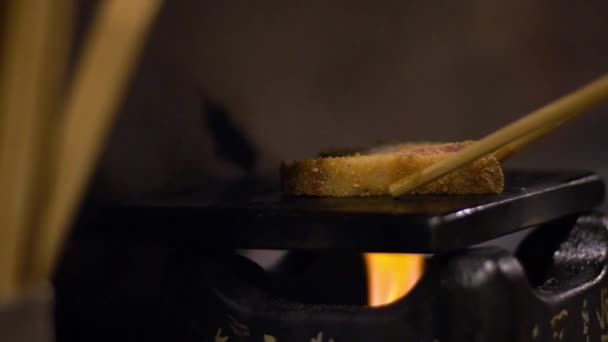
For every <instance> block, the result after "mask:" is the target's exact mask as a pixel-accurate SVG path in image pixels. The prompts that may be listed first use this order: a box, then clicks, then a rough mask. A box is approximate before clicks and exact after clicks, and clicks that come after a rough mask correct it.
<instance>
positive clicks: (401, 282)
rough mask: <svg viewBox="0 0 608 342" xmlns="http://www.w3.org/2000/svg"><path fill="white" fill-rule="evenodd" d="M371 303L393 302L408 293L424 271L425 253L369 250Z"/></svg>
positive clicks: (367, 269)
mask: <svg viewBox="0 0 608 342" xmlns="http://www.w3.org/2000/svg"><path fill="white" fill-rule="evenodd" d="M364 259H365V266H366V271H367V284H368V285H367V289H368V305H369V306H372V307H377V306H383V305H387V304H390V303H393V302H395V301H397V300H399V299H401V298H403V297H404V296H405V295H407V294H408V293H409V292H410V290H411V289H412V288H414V285H416V283H418V281H419V280H420V278H421V277H422V274H423V273H424V260H425V259H424V255H422V254H402V253H365V254H364Z"/></svg>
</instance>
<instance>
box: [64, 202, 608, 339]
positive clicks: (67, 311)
mask: <svg viewBox="0 0 608 342" xmlns="http://www.w3.org/2000/svg"><path fill="white" fill-rule="evenodd" d="M96 243H99V241H97V242H96ZM87 244H89V245H87ZM93 245H94V243H93V242H86V241H77V242H74V243H72V246H71V248H70V249H68V252H67V254H66V255H65V258H64V262H63V264H62V267H61V268H60V270H59V272H58V274H57V277H56V289H57V312H56V317H57V333H58V340H59V341H85V340H86V341H110V340H111V341H115V340H132V341H133V340H136V341H210V342H211V341H212V342H232V341H264V342H276V341H278V342H282V341H289V342H300V341H302V342H321V341H323V342H329V341H334V342H342V341H345V342H348V341H352V342H354V341H366V342H369V341H384V342H390V341H428V342H435V341H441V342H445V341H505V342H506V341H508V342H513V341H556V340H559V341H600V340H604V339H608V280H607V279H606V267H607V260H606V258H607V254H608V218H606V217H605V216H602V215H600V214H588V215H580V216H576V217H569V218H564V219H561V220H559V221H556V222H552V223H547V224H544V225H542V226H540V227H538V228H537V229H535V230H534V232H533V233H532V234H531V235H529V236H528V237H527V238H526V239H525V240H524V241H523V243H522V244H521V246H520V248H519V250H518V252H517V254H516V255H512V254H510V253H507V252H506V251H504V250H501V249H498V248H467V249H462V250H459V251H455V252H451V253H447V254H442V255H436V256H434V257H433V258H431V259H430V260H429V262H428V266H427V269H426V272H425V274H424V275H423V277H422V279H421V280H420V281H419V283H418V284H417V285H416V287H415V288H414V289H413V290H412V291H411V292H410V293H409V294H408V295H407V296H406V297H404V298H402V299H400V300H398V301H396V302H394V303H392V304H390V305H387V306H384V307H379V308H371V307H367V306H365V305H360V304H355V303H353V302H351V301H352V299H350V297H349V296H344V300H343V301H342V302H340V301H336V303H334V304H330V305H329V304H323V302H321V301H319V303H314V297H311V296H308V297H307V298H308V299H307V301H306V302H304V301H302V300H299V299H301V298H294V297H293V295H292V294H291V292H290V291H286V290H285V289H286V288H289V287H290V284H289V282H288V279H287V280H286V278H285V277H283V278H281V279H282V280H281V282H277V281H276V279H277V278H276V276H274V275H269V274H268V273H267V272H265V271H264V270H262V269H261V268H260V267H258V266H257V265H256V264H254V263H253V262H251V261H249V260H247V259H245V258H243V257H240V256H237V255H236V254H232V253H219V252H218V253H208V252H206V253H205V254H204V255H203V254H202V253H201V252H200V251H196V250H194V249H189V250H185V249H183V246H182V247H176V248H172V249H166V248H164V247H161V246H160V245H159V246H157V247H158V248H157V249H155V250H156V251H157V253H156V254H155V253H150V251H149V250H146V251H145V252H144V251H143V250H142V252H141V253H140V254H137V250H138V248H148V249H149V248H156V247H150V246H146V247H141V246H139V247H137V246H132V245H115V244H110V243H107V244H104V245H103V246H102V247H100V248H99V249H97V252H94V251H95V250H96V249H95V248H90V247H91V246H93ZM95 253H97V254H96V255H94V256H92V255H93V254H95ZM151 255H152V256H155V257H151ZM353 255H354V254H353ZM151 259H152V260H151ZM353 260H355V259H353ZM354 262H356V261H354ZM343 271H344V270H343V269H338V267H336V270H335V273H334V274H331V272H327V268H325V272H323V273H322V274H323V276H315V274H314V273H309V274H306V275H305V276H297V269H296V270H295V271H294V270H292V274H290V275H289V277H291V278H292V279H293V282H297V283H298V284H297V285H298V286H295V287H296V288H307V287H308V288H314V289H315V291H323V289H324V286H323V284H327V286H326V287H327V288H331V287H333V286H335V284H336V282H338V283H340V284H341V285H340V286H342V288H343V291H344V292H348V291H349V289H350V288H351V287H352V288H355V289H356V291H359V292H361V289H360V285H359V283H357V282H358V281H360V276H361V274H360V273H357V272H354V273H353V272H348V273H343ZM353 274H356V275H355V276H353ZM277 284H280V286H278V285H277ZM283 287H285V288H283ZM334 290H335V289H334Z"/></svg>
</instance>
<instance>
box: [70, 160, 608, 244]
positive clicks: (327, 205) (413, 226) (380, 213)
mask: <svg viewBox="0 0 608 342" xmlns="http://www.w3.org/2000/svg"><path fill="white" fill-rule="evenodd" d="M505 183H506V189H505V191H504V192H503V193H502V194H500V195H466V196H462V195H459V196H434V195H433V196H427V195H425V196H406V197H404V198H400V199H393V198H391V197H388V196H385V197H363V198H361V197H349V198H316V197H286V196H282V195H281V194H280V192H279V191H278V187H276V186H259V184H258V185H253V186H252V185H251V184H250V183H247V182H244V183H241V184H240V185H239V186H237V187H236V188H235V187H234V184H232V186H227V187H226V188H227V189H228V188H230V189H236V190H237V191H235V192H234V195H233V196H232V195H230V194H229V193H228V194H227V193H226V192H225V193H223V194H222V195H221V196H215V197H213V196H210V195H209V194H207V195H199V194H188V195H187V196H173V197H171V198H167V197H164V198H161V199H156V200H148V201H139V202H135V203H125V204H120V205H117V204H113V205H106V206H101V207H99V206H96V208H95V209H94V210H93V211H85V215H83V217H81V220H80V222H79V224H78V226H79V227H86V229H84V230H83V229H81V230H80V231H81V232H82V231H84V232H86V234H94V233H95V232H99V233H101V234H103V235H105V236H109V235H118V236H119V237H120V238H123V239H137V240H142V239H144V240H149V239H152V240H158V241H175V240H179V241H182V242H187V243H193V244H199V245H201V246H206V247H213V248H219V249H223V248H226V249H236V248H242V249H292V250H298V249H300V250H307V249H308V250H318V249H348V250H361V251H369V252H373V251H378V252H380V251H383V252H408V253H438V252H445V251H449V250H455V249H459V248H463V247H467V246H470V245H474V244H478V243H482V242H484V241H487V240H491V239H494V238H497V237H500V236H502V235H505V234H509V233H513V232H516V231H518V230H521V229H524V228H526V227H531V226H534V225H537V224H541V223H544V222H548V221H552V220H555V219H558V218H561V217H564V216H568V215H571V214H576V213H580V212H585V211H588V210H590V209H592V208H593V207H595V206H597V205H598V204H600V203H601V202H602V200H603V198H604V192H605V190H604V184H603V182H602V181H601V179H600V178H599V177H598V176H597V175H595V174H593V173H591V172H584V171H562V172H553V171H530V170H526V171H520V170H508V171H505ZM201 193H203V192H201ZM114 237H115V236H114Z"/></svg>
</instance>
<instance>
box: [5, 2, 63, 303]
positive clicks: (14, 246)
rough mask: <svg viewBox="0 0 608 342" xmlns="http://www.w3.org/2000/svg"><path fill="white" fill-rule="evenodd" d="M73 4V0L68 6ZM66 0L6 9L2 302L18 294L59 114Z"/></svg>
mask: <svg viewBox="0 0 608 342" xmlns="http://www.w3.org/2000/svg"><path fill="white" fill-rule="evenodd" d="M69 1H71V0H69ZM66 4H67V1H66V0H59V1H54V2H53V1H47V0H14V1H11V2H8V3H6V4H5V6H6V7H7V8H6V9H7V14H6V17H5V20H6V24H7V26H6V27H5V31H4V34H5V36H4V38H3V39H4V43H5V45H4V46H3V49H2V52H3V54H2V57H1V58H2V59H1V62H2V73H1V74H0V75H1V77H2V79H1V81H0V84H1V87H2V88H1V90H2V91H1V93H0V130H1V131H0V189H1V191H0V210H1V213H0V300H1V299H2V298H6V297H7V296H10V295H14V294H15V293H16V292H17V290H18V288H19V280H18V278H19V275H18V271H19V268H20V266H21V265H20V264H21V261H20V257H21V253H22V251H21V250H20V248H21V247H22V246H23V243H24V240H25V239H26V238H25V235H26V234H27V232H26V231H27V226H28V224H29V223H28V222H29V220H28V219H29V218H30V217H31V215H32V214H33V213H32V212H30V209H31V206H30V204H31V200H32V199H33V198H35V197H36V196H37V194H36V193H34V192H33V191H34V190H35V187H34V186H33V182H32V181H33V179H34V178H35V177H36V174H37V173H36V166H37V165H38V164H39V162H40V160H39V158H38V156H39V155H41V153H40V148H41V146H42V145H43V144H45V141H43V138H42V137H43V135H45V134H46V133H47V132H46V130H47V129H46V126H47V124H48V122H49V121H50V114H51V113H52V112H53V109H54V108H56V104H57V102H56V101H57V97H58V91H59V89H60V87H59V85H58V84H57V81H58V80H59V79H60V78H61V77H62V72H63V70H64V69H63V68H61V66H60V65H59V64H60V63H62V62H63V61H64V60H65V57H66V56H67V48H68V47H67V44H66V42H65V40H64V39H65V38H66V37H64V35H63V33H61V34H59V35H58V36H55V33H58V32H59V31H61V30H62V27H63V26H64V22H63V21H64V20H65V19H66V18H65V15H64V14H65V13H64V11H65V10H67V7H66V6H65V5H66Z"/></svg>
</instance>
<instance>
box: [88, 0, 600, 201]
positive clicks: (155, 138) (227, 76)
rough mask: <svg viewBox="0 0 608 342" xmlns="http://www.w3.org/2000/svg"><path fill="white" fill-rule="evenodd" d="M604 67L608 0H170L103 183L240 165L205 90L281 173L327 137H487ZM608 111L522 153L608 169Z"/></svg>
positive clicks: (114, 191)
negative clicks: (215, 135)
mask: <svg viewBox="0 0 608 342" xmlns="http://www.w3.org/2000/svg"><path fill="white" fill-rule="evenodd" d="M93 3H94V2H92V1H82V2H81V4H82V11H81V15H80V19H81V29H80V31H81V32H82V28H83V27H85V26H86V25H85V23H86V19H87V9H90V8H91V6H92V4H93ZM606 72H608V2H606V1H604V0H595V1H585V2H575V1H565V0H564V1H555V0H551V1H549V0H544V1H527V0H514V1H498V0H463V1H450V2H447V1H444V2H429V1H423V0H410V1H392V0H380V1H373V2H372V1H362V0H329V1H328V0H310V1H279V0H262V1H247V0H235V1H185V0H174V1H166V5H165V8H164V10H163V12H162V14H161V17H160V18H159V20H158V21H157V23H156V26H155V28H154V30H153V32H152V35H151V39H150V41H149V43H148V46H147V47H146V50H145V52H144V57H143V60H142V63H141V65H140V67H139V69H138V71H137V74H136V76H135V78H134V82H133V83H132V86H131V88H130V91H129V94H128V97H127V100H126V101H125V103H124V105H123V106H122V108H121V111H120V116H119V118H118V120H117V122H116V125H115V128H114V130H113V133H112V135H111V137H110V140H109V143H108V146H107V149H106V151H105V153H104V156H103V158H102V160H101V163H100V167H99V171H98V173H97V176H96V181H95V183H94V184H95V185H94V188H95V189H96V190H97V192H99V193H101V194H103V195H105V196H110V197H112V198H131V197H139V196H147V195H149V194H151V193H164V192H174V191H181V190H187V189H189V188H192V187H203V188H204V187H205V186H206V184H208V183H209V182H210V180H214V181H215V180H217V179H228V178H232V177H238V176H239V175H241V174H242V171H240V170H239V169H238V168H237V167H236V166H234V165H233V164H230V163H228V162H225V161H221V160H219V159H218V158H217V157H216V155H215V151H214V142H213V140H212V139H211V136H210V134H209V132H208V127H207V124H206V122H205V120H204V119H203V115H202V105H203V104H204V103H205V101H203V99H207V100H212V101H214V102H215V103H219V104H221V105H223V106H225V108H226V109H227V111H228V112H229V113H230V115H231V117H232V119H233V120H234V122H235V123H236V125H237V126H239V127H241V128H242V129H243V130H244V132H245V135H246V136H247V137H248V138H249V139H250V140H251V141H252V142H253V143H254V144H255V146H256V148H257V149H258V151H259V160H258V163H257V166H256V169H255V170H256V172H259V173H267V172H276V170H277V166H278V162H279V161H280V160H285V159H295V158H302V157H309V156H314V155H315V154H316V153H317V152H318V151H319V150H321V149H325V148H327V147H335V146H353V145H354V146H358V145H367V144H373V143H375V142H378V141H386V142H390V141H403V140H444V141H445V140H462V139H471V138H480V137H482V136H483V135H485V134H486V133H489V132H491V131H493V130H495V129H497V128H498V127H500V126H502V125H504V124H506V123H508V122H510V121H512V120H514V119H516V118H518V117H520V116H521V115H523V114H526V113H527V112H529V111H531V110H533V109H535V108H538V107H539V106H541V105H543V104H545V103H547V102H548V101H550V100H552V99H555V98H557V97H559V96H560V95H563V94H565V93H566V92H568V91H571V90H573V89H575V88H576V87H578V86H581V85H582V84H584V83H586V82H588V81H590V80H592V79H594V78H596V77H598V76H600V75H601V74H603V73H606ZM607 113H608V111H607V110H606V109H603V110H601V111H597V112H594V113H589V114H587V115H586V116H584V117H583V118H581V119H579V120H578V121H577V122H575V123H573V124H570V125H568V126H566V127H564V128H563V129H561V130H560V131H559V132H556V133H555V134H553V135H552V136H550V137H548V138H547V139H545V140H543V141H542V142H540V143H538V144H536V145H534V146H532V147H530V148H529V149H527V150H526V151H525V152H523V153H521V154H520V155H517V156H516V157H514V158H513V159H512V160H511V161H510V162H509V165H511V166H525V167H528V168H548V169H557V168H576V169H590V170H596V171H598V172H600V173H601V174H602V175H604V176H608V156H606V154H605V152H604V146H605V145H606V143H608V137H607V136H606V133H605V127H607V124H608V115H607Z"/></svg>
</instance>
